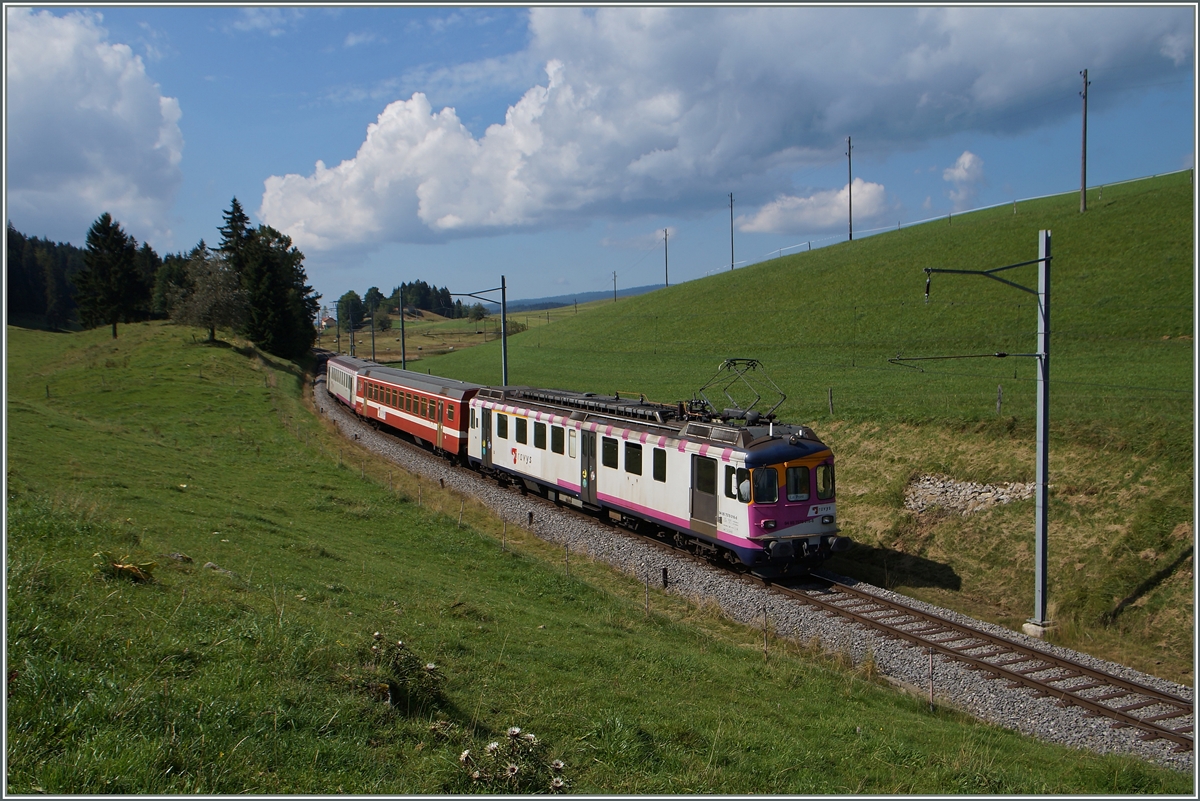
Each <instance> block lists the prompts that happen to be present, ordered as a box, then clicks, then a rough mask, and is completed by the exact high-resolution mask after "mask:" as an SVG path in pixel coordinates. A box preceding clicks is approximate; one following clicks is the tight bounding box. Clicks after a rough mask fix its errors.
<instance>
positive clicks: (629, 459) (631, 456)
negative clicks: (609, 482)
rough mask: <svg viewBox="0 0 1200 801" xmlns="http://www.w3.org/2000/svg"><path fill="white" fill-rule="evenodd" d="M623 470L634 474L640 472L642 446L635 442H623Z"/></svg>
mask: <svg viewBox="0 0 1200 801" xmlns="http://www.w3.org/2000/svg"><path fill="white" fill-rule="evenodd" d="M625 472H626V473H633V474H634V475H635V476H640V475H641V474H642V446H641V445H638V444H637V443H636V442H626V443H625Z"/></svg>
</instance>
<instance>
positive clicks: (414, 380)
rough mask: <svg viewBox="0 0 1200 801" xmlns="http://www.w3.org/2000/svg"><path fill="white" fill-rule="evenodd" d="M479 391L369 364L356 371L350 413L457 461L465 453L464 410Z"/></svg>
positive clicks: (459, 383)
mask: <svg viewBox="0 0 1200 801" xmlns="http://www.w3.org/2000/svg"><path fill="white" fill-rule="evenodd" d="M480 388H481V387H480V385H479V384H469V383H467V382H465V381H456V380H454V379H452V378H442V377H440V376H431V375H425V374H424V373H415V372H413V371H411V370H398V369H396V368H394V367H382V366H380V365H377V364H372V363H369V362H368V363H365V364H364V365H363V366H362V367H361V368H360V369H359V370H358V375H357V381H356V387H355V395H354V411H355V412H357V413H358V414H359V416H361V417H363V418H365V419H367V420H371V421H377V422H379V423H381V424H383V425H385V426H388V427H389V428H394V429H396V430H398V431H403V432H404V433H406V434H409V435H410V436H412V437H414V438H415V439H417V440H418V441H419V442H421V443H422V444H425V445H428V446H429V447H431V448H433V449H434V451H437V452H445V453H447V454H450V455H452V456H453V457H455V458H457V457H458V456H459V454H465V453H466V447H467V429H468V424H469V422H470V412H469V410H468V406H467V405H468V404H469V403H470V401H471V398H473V397H475V393H476V392H478V391H479V390H480Z"/></svg>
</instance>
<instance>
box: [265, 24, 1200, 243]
mask: <svg viewBox="0 0 1200 801" xmlns="http://www.w3.org/2000/svg"><path fill="white" fill-rule="evenodd" d="M1190 26H1191V11H1190V10H1188V9H1182V8H1180V9H1171V8H1072V7H1063V8H999V7H996V8H929V9H916V8H899V7H893V8H817V7H807V8H686V9H685V8H617V7H606V8H600V9H583V8H566V7H550V8H534V9H531V10H530V12H529V32H530V38H529V45H528V47H527V48H526V49H525V50H524V51H522V52H521V53H518V54H511V56H506V57H505V58H504V59H501V62H502V63H503V64H505V65H507V67H506V70H505V75H506V76H508V77H512V76H513V75H517V74H521V73H520V70H521V68H522V65H527V64H529V63H535V64H540V65H545V76H546V77H545V79H540V78H538V79H534V80H533V81H532V82H533V83H535V85H533V86H529V84H528V83H525V84H522V86H529V88H528V89H527V90H526V91H524V94H523V96H522V97H521V99H520V100H519V101H518V102H517V103H515V104H514V105H512V106H511V107H510V108H509V109H508V112H507V114H506V116H505V119H504V120H503V121H497V122H496V123H495V124H493V125H491V126H490V127H488V128H487V129H486V131H485V132H484V133H483V134H482V135H481V136H474V135H472V134H471V133H470V132H469V131H468V130H467V129H466V127H465V126H464V125H463V123H462V121H461V119H460V117H459V116H458V113H457V112H456V111H455V109H454V108H453V107H446V108H442V109H441V110H435V108H434V107H433V106H432V104H431V103H430V102H429V100H428V99H427V98H428V97H429V92H420V91H418V92H416V93H413V94H411V96H410V97H408V99H404V100H395V101H394V102H392V103H390V104H389V105H387V107H386V108H385V109H384V110H383V111H382V113H381V114H380V115H379V117H378V119H377V120H376V122H375V123H373V124H372V125H371V126H369V128H368V130H367V132H366V136H365V138H364V141H363V142H362V144H361V145H360V146H359V148H358V152H357V153H356V154H355V157H354V158H352V159H348V160H346V161H343V162H341V163H340V164H337V165H336V166H333V167H326V166H325V165H324V164H323V163H321V162H317V166H316V168H315V169H314V170H313V171H312V172H311V173H310V174H308V175H300V174H291V175H283V176H272V177H270V178H268V179H267V180H266V182H265V186H264V193H263V199H262V205H261V208H260V215H261V216H262V218H263V219H264V220H265V221H266V222H268V223H270V224H271V225H274V226H275V227H277V228H280V229H281V230H283V231H286V232H287V233H289V234H291V235H292V236H293V237H294V238H295V240H296V242H297V244H298V245H300V247H302V248H305V247H307V248H317V249H337V248H351V247H356V248H357V247H363V248H373V247H377V246H379V245H381V244H383V243H385V242H392V241H431V240H440V239H447V238H451V237H460V236H478V235H486V234H489V233H497V232H501V231H506V230H508V229H512V228H516V227H525V228H536V227H547V226H554V225H564V224H571V223H574V222H577V221H578V220H580V219H585V218H586V219H593V218H597V217H599V218H609V219H630V218H632V217H636V216H639V215H643V214H646V213H654V212H661V211H669V212H671V213H676V214H679V213H683V214H686V213H688V212H700V211H707V210H711V209H712V208H714V207H715V206H718V205H719V203H720V201H719V198H720V197H721V196H722V195H723V194H725V193H728V192H729V191H734V192H739V193H741V194H743V195H745V194H758V195H759V196H766V197H771V196H775V197H777V198H778V199H777V200H776V201H775V202H774V203H772V204H768V206H765V207H763V208H762V209H761V210H760V211H759V212H758V214H756V215H755V216H754V217H753V218H751V219H746V220H745V222H744V225H747V226H763V228H762V229H761V230H768V229H771V230H774V228H773V226H775V227H778V226H784V227H786V226H794V225H803V226H805V227H808V226H810V225H814V224H816V223H815V222H812V221H819V220H822V219H826V218H827V217H828V213H829V210H830V209H831V208H833V207H834V205H836V203H837V202H838V199H837V192H836V191H835V190H830V191H829V192H827V193H817V194H814V195H811V196H810V197H806V198H801V197H796V194H797V193H796V190H795V187H794V186H793V184H792V176H793V175H794V174H795V172H796V171H798V170H801V169H804V168H807V167H813V166H816V165H819V164H823V163H826V162H828V161H829V160H830V158H831V157H835V156H838V155H840V153H841V152H842V148H843V146H844V142H845V137H846V136H847V135H848V134H853V135H854V137H855V140H856V141H859V142H871V143H872V145H871V146H872V148H873V150H874V155H876V156H877V157H878V156H884V155H886V154H887V153H888V152H889V151H895V150H903V149H906V148H911V147H917V146H920V145H923V144H924V143H926V142H928V141H930V140H931V139H936V138H938V137H942V136H947V135H950V134H953V133H957V132H962V131H971V130H986V131H989V132H993V133H994V132H1012V131H1017V130H1021V129H1032V128H1036V127H1037V126H1040V125H1044V124H1046V123H1048V122H1052V121H1056V120H1058V119H1061V118H1063V117H1064V116H1065V115H1068V114H1076V113H1078V104H1077V102H1076V101H1077V91H1078V87H1077V78H1078V71H1079V65H1081V64H1087V65H1090V68H1091V69H1092V70H1093V71H1094V72H1095V74H1097V75H1099V74H1100V73H1102V72H1103V70H1105V69H1107V68H1109V67H1110V66H1111V67H1113V68H1114V69H1116V68H1117V66H1120V69H1121V70H1122V76H1123V78H1126V79H1128V78H1134V77H1141V76H1147V77H1148V76H1162V75H1174V74H1175V72H1174V71H1178V70H1179V69H1181V67H1180V66H1179V65H1180V64H1186V63H1188V62H1190V60H1191V59H1192V58H1193V51H1194V43H1193V42H1192V39H1191V37H1190V35H1184V34H1181V33H1180V31H1181V30H1185V29H1186V30H1190ZM497 63H500V62H497ZM830 64H839V65H844V68H839V69H830V66H829V65H830ZM494 72H495V70H494V69H492V68H491V67H490V66H488V67H487V68H484V63H483V62H476V63H470V64H462V65H457V66H455V67H453V68H449V69H447V70H445V71H444V73H439V78H438V84H439V86H444V87H456V86H457V87H458V89H457V90H456V91H458V93H459V94H458V96H459V97H469V96H471V94H472V91H471V87H472V86H477V85H483V84H487V85H494V84H495V80H496V79H495V77H494ZM488 75H493V77H491V78H489V77H488ZM1048 76H1062V80H1058V79H1057V78H1048ZM406 94H408V93H407V92H406ZM860 137H861V139H860ZM860 148H861V145H860ZM860 152H861V150H860ZM316 155H319V154H314V156H316ZM976 185H977V182H976V183H972V182H970V181H967V180H964V181H961V182H957V183H955V189H954V191H955V192H956V193H963V194H962V197H963V198H964V202H965V201H966V200H969V198H970V196H971V195H970V193H971V191H972V188H973V187H974V186H976ZM873 187H874V185H871V184H869V183H866V182H864V184H863V189H862V198H861V204H862V205H861V208H860V197H859V190H858V187H857V183H856V186H855V197H854V205H855V217H856V218H857V217H858V216H859V214H860V213H861V214H863V216H864V217H865V216H867V214H868V213H870V212H871V211H872V210H874V208H875V207H873V206H872V205H871V204H872V203H878V204H883V203H884V200H883V190H882V187H879V188H878V189H877V190H876V189H874V188H873ZM843 191H844V190H843ZM873 193H877V194H873ZM956 202H958V201H956ZM880 207H881V206H880ZM746 230H759V229H758V228H757V227H755V228H747V229H746Z"/></svg>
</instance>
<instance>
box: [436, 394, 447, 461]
mask: <svg viewBox="0 0 1200 801" xmlns="http://www.w3.org/2000/svg"><path fill="white" fill-rule="evenodd" d="M445 412H446V402H445V401H443V400H442V399H441V398H439V399H438V402H437V420H436V421H435V422H436V423H437V438H436V443H437V448H438V450H442V416H443V415H444V414H445Z"/></svg>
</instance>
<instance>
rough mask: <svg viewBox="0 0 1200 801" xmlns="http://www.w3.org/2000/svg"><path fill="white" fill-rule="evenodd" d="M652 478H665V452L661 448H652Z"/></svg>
mask: <svg viewBox="0 0 1200 801" xmlns="http://www.w3.org/2000/svg"><path fill="white" fill-rule="evenodd" d="M654 480H655V481H664V482H665V481H666V480H667V452H666V451H665V450H663V449H662V448H655V449H654Z"/></svg>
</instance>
